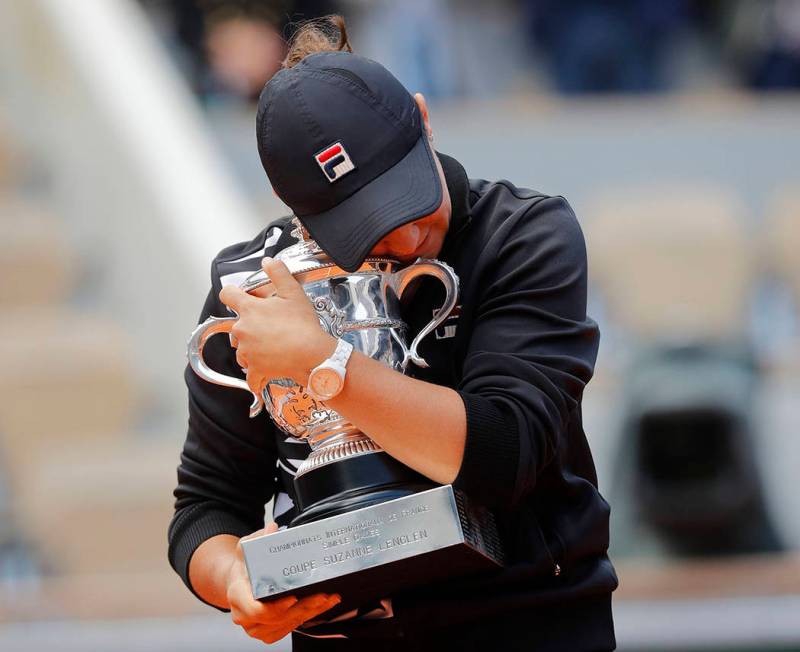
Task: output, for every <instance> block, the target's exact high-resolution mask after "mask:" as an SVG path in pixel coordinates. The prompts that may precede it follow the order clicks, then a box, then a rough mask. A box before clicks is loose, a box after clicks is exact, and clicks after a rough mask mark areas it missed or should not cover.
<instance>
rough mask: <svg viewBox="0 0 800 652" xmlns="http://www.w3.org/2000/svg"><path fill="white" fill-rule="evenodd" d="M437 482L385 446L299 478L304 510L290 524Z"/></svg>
mask: <svg viewBox="0 0 800 652" xmlns="http://www.w3.org/2000/svg"><path fill="white" fill-rule="evenodd" d="M436 486H437V485H436V484H434V483H433V482H431V481H430V480H429V479H428V478H426V477H425V476H424V475H421V474H420V473H417V472H416V471H414V470H413V469H410V468H409V467H407V466H406V465H405V464H403V463H401V462H398V461H397V460H396V459H394V458H393V457H392V456H390V455H389V454H388V453H385V452H384V451H381V450H379V451H376V452H374V453H369V454H366V455H358V456H355V457H349V458H345V459H343V460H339V461H338V462H336V463H335V464H326V465H324V466H319V467H317V468H315V469H312V470H311V471H309V472H307V473H305V474H303V475H301V476H298V477H296V478H295V480H294V487H295V494H296V498H297V506H298V509H299V511H300V513H299V514H298V515H297V516H296V517H295V518H294V519H293V520H292V522H291V524H290V525H289V527H291V528H294V527H297V526H298V525H304V524H306V523H312V522H314V521H319V520H320V519H323V518H329V517H331V516H336V515H337V514H344V513H345V512H352V511H354V510H356V509H361V508H363V507H371V506H372V505H377V504H379V503H383V502H386V501H387V500H395V499H398V498H405V497H406V496H410V495H412V494H415V493H419V492H420V491H425V490H427V489H432V488H433V487H436ZM343 487H346V489H342V488H343Z"/></svg>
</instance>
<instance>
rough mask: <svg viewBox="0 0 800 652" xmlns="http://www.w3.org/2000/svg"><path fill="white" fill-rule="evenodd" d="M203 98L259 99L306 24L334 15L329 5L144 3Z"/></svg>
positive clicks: (231, 0) (319, 1)
mask: <svg viewBox="0 0 800 652" xmlns="http://www.w3.org/2000/svg"><path fill="white" fill-rule="evenodd" d="M144 5H145V7H146V8H147V9H149V10H150V13H151V15H154V16H155V17H156V18H157V20H158V21H159V22H161V23H162V31H166V32H167V38H168V40H170V41H172V43H173V44H174V46H175V47H173V50H177V55H178V59H179V62H180V63H181V67H182V68H183V70H184V71H185V73H186V75H187V77H188V78H189V81H190V83H191V85H192V87H193V88H194V89H195V91H196V92H197V93H198V94H199V95H200V96H201V97H203V98H204V99H206V100H208V99H210V98H213V97H219V96H223V97H225V96H232V97H238V98H243V99H245V100H254V99H255V98H257V97H258V94H259V93H260V92H261V89H262V88H263V86H264V84H265V83H266V82H267V81H268V80H269V79H270V78H271V77H272V75H274V74H275V72H277V70H278V69H279V68H280V62H281V60H282V59H283V57H284V54H285V43H286V39H287V38H288V37H289V36H291V34H292V32H293V31H294V30H295V29H296V27H297V25H298V24H299V23H301V22H302V21H304V20H308V19H310V18H316V17H319V16H322V15H325V14H329V13H335V11H336V6H335V3H334V2H332V1H329V0H144Z"/></svg>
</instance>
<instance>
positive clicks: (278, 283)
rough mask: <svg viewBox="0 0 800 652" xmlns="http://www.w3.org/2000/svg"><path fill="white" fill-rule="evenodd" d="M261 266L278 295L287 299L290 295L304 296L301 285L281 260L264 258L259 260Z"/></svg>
mask: <svg viewBox="0 0 800 652" xmlns="http://www.w3.org/2000/svg"><path fill="white" fill-rule="evenodd" d="M261 268H262V269H263V270H264V273H265V274H266V275H267V276H269V280H270V281H272V285H273V287H274V288H275V292H276V293H277V295H278V296H279V297H283V298H284V299H288V298H289V297H291V296H299V295H302V296H304V297H305V296H306V293H305V292H304V291H303V287H302V286H301V285H300V283H298V282H297V279H296V278H295V277H294V276H292V273H291V272H290V271H289V268H288V267H286V265H285V263H284V262H283V261H280V260H273V259H272V258H265V259H264V260H263V261H261Z"/></svg>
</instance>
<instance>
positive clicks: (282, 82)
mask: <svg viewBox="0 0 800 652" xmlns="http://www.w3.org/2000/svg"><path fill="white" fill-rule="evenodd" d="M256 136H257V138H258V153H259V155H260V156H261V163H262V164H263V165H264V170H266V172H267V176H268V177H269V180H270V182H271V183H272V187H273V188H274V189H275V192H276V193H277V194H278V196H279V197H280V198H281V199H282V200H283V201H284V202H285V203H286V204H287V205H288V206H289V207H290V208H291V209H292V210H293V211H294V213H295V215H297V217H299V218H300V221H301V222H302V223H303V225H304V226H305V227H306V228H307V229H308V231H309V233H310V234H311V237H312V238H314V240H316V241H317V243H318V244H319V245H320V247H322V249H323V250H324V251H325V252H326V253H327V254H328V255H329V256H330V257H331V258H332V259H333V260H334V261H335V262H336V264H337V265H339V266H340V267H342V268H344V269H346V270H348V271H354V270H356V269H358V268H359V267H360V265H361V263H363V261H364V259H365V258H366V257H367V255H368V254H369V252H370V250H371V249H372V247H374V246H375V244H376V243H377V242H378V241H379V240H381V238H383V237H384V236H385V235H386V234H388V233H389V232H390V231H393V230H394V229H396V228H397V227H399V226H402V225H403V224H407V223H408V222H412V221H413V220H416V219H419V218H420V217H424V216H426V215H429V214H431V213H433V212H434V211H435V210H436V209H437V208H439V205H440V204H441V202H442V185H441V182H440V180H439V173H438V171H437V168H436V162H435V160H434V154H433V152H432V150H431V148H430V145H429V143H428V137H427V134H426V133H425V125H424V123H423V121H422V115H421V114H420V111H419V107H418V106H417V103H416V102H415V101H414V98H413V97H412V96H411V94H410V93H409V92H408V91H407V90H406V89H405V88H404V87H403V85H402V84H401V83H400V82H399V81H397V79H396V78H395V77H394V76H393V75H392V74H391V73H390V72H389V71H388V70H386V68H384V67H383V66H381V65H380V64H378V63H376V62H374V61H371V60H369V59H366V58H364V57H360V56H358V55H356V54H351V53H349V52H320V53H317V54H312V55H309V56H307V57H306V58H305V59H303V60H302V61H301V62H300V63H298V64H297V65H296V66H294V67H292V68H288V69H283V70H280V71H279V72H278V73H277V74H276V75H275V76H274V77H273V78H272V79H271V80H270V81H269V82H268V83H267V85H266V86H265V87H264V90H263V91H262V92H261V97H260V98H259V101H258V117H257V120H256Z"/></svg>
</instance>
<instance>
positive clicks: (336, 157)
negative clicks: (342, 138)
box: [314, 142, 356, 183]
mask: <svg viewBox="0 0 800 652" xmlns="http://www.w3.org/2000/svg"><path fill="white" fill-rule="evenodd" d="M314 158H315V159H316V161H317V164H318V165H319V166H320V167H321V168H322V171H323V172H324V173H325V178H326V179H327V180H328V181H329V182H330V183H333V182H334V181H338V180H339V179H340V178H342V177H343V176H344V175H345V174H347V173H348V172H352V171H353V170H355V169H356V166H355V165H353V161H351V160H350V156H348V154H347V150H345V148H344V146H343V145H342V143H341V142H337V143H334V144H333V145H330V146H328V147H326V148H325V149H323V150H322V151H321V152H320V153H319V154H317V155H316V156H315V157H314Z"/></svg>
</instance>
